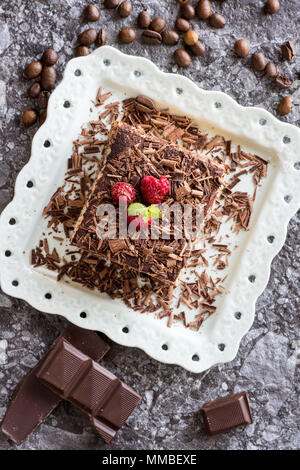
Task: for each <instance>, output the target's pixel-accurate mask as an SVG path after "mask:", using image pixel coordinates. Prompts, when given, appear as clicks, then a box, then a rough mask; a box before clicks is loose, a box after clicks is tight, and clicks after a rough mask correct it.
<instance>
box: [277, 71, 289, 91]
mask: <svg viewBox="0 0 300 470" xmlns="http://www.w3.org/2000/svg"><path fill="white" fill-rule="evenodd" d="M274 83H275V85H276V86H277V87H278V88H289V87H290V86H291V81H290V79H289V77H288V76H287V75H283V74H282V73H279V74H278V75H277V76H276V78H275V80H274Z"/></svg>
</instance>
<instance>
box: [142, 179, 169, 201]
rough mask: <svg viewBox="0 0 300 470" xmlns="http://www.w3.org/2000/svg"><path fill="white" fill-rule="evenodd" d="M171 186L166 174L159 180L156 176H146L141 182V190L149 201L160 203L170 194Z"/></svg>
mask: <svg viewBox="0 0 300 470" xmlns="http://www.w3.org/2000/svg"><path fill="white" fill-rule="evenodd" d="M169 186H170V185H169V181H168V179H167V178H166V177H165V176H162V177H161V178H160V179H159V180H158V179H157V178H154V176H144V178H143V179H142V182H141V191H142V194H143V197H144V199H145V200H146V201H147V202H149V203H150V204H159V203H160V202H162V200H163V199H164V197H165V196H166V194H168V191H169Z"/></svg>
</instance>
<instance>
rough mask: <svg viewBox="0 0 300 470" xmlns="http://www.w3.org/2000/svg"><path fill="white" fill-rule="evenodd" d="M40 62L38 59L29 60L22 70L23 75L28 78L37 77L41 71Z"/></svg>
mask: <svg viewBox="0 0 300 470" xmlns="http://www.w3.org/2000/svg"><path fill="white" fill-rule="evenodd" d="M42 68H43V67H42V64H41V62H39V61H34V62H31V63H30V64H28V65H26V67H25V70H24V76H25V78H27V79H28V80H32V79H33V78H36V77H38V76H39V75H40V74H41V72H42Z"/></svg>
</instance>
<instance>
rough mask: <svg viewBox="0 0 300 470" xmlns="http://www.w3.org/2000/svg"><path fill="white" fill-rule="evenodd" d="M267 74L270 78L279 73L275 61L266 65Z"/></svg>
mask: <svg viewBox="0 0 300 470" xmlns="http://www.w3.org/2000/svg"><path fill="white" fill-rule="evenodd" d="M266 74H267V76H268V77H270V78H274V77H276V75H277V68H276V65H275V64H274V62H269V63H268V64H267V66H266Z"/></svg>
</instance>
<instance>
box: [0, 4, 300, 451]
mask: <svg viewBox="0 0 300 470" xmlns="http://www.w3.org/2000/svg"><path fill="white" fill-rule="evenodd" d="M87 3H88V2H87V1H84V0H65V1H64V2H61V1H59V0H51V1H50V0H1V2H0V57H1V60H0V212H1V210H2V209H3V208H4V207H5V205H6V204H7V203H8V202H9V201H10V199H11V198H12V196H13V185H14V181H15V178H16V175H17V174H18V172H19V170H20V169H21V168H22V167H23V165H24V164H25V163H26V162H27V161H28V158H29V155H30V143H31V138H32V136H33V134H34V132H35V128H30V129H28V130H25V129H24V128H23V127H22V125H21V124H20V115H21V113H22V111H23V110H24V109H25V108H26V107H28V106H32V102H31V101H30V99H29V98H28V97H27V96H26V89H27V87H28V84H27V83H26V82H25V81H24V80H23V79H22V69H23V68H24V65H25V64H26V63H27V62H29V61H31V60H35V59H36V58H38V57H39V56H40V55H41V53H42V51H43V50H44V49H45V48H47V47H54V48H55V49H56V50H57V51H58V53H59V62H58V64H57V71H58V80H60V78H61V76H62V71H63V69H64V67H65V64H66V62H67V61H68V60H69V59H70V58H71V57H72V55H73V46H74V44H75V40H76V36H77V34H78V33H79V32H80V31H81V30H83V29H84V23H83V21H82V17H81V14H82V10H83V7H84V6H85V5H86V4H87ZM95 3H96V4H99V3H100V6H101V7H102V3H103V2H102V1H101V2H99V1H96V2H95ZM132 3H133V4H134V11H133V13H132V14H131V16H130V17H129V18H127V19H125V20H124V19H123V20H122V19H120V18H119V17H118V16H117V14H116V12H112V11H109V10H102V14H101V15H102V16H101V19H100V20H99V22H98V23H97V27H99V28H100V27H102V26H104V25H105V26H106V27H107V29H108V44H111V45H115V46H116V47H118V48H120V49H121V50H123V51H124V52H128V53H132V54H137V55H144V56H145V57H148V58H150V59H152V60H153V61H154V62H155V63H156V64H157V65H158V66H159V67H160V68H161V69H162V70H164V71H173V72H176V71H177V69H178V68H177V66H176V65H175V64H174V62H173V59H172V49H173V48H167V47H161V48H159V49H157V48H155V47H151V46H146V47H145V46H143V45H142V44H141V42H140V40H139V35H140V32H139V33H138V40H137V41H136V42H135V43H134V44H132V45H129V46H124V45H120V44H118V42H117V33H118V31H119V30H120V29H121V27H123V26H125V25H126V26H127V25H128V26H129V25H135V24H136V16H137V13H138V12H139V11H140V10H141V9H143V8H147V9H148V10H149V11H150V13H151V14H152V15H153V16H157V15H159V14H160V15H162V16H163V17H164V18H165V19H166V20H167V21H168V27H171V28H172V26H173V23H174V20H175V18H176V15H177V11H178V3H177V2H176V1H175V0H170V1H167V0H153V1H149V0H144V1H139V0H133V2H132ZM192 3H193V4H195V1H193V0H192ZM263 3H264V2H263V1H259V0H228V1H223V2H221V1H217V0H212V5H213V9H214V11H218V12H220V13H223V14H224V16H225V17H226V18H227V25H226V27H225V28H224V29H223V30H213V29H212V28H210V27H208V25H207V24H206V23H205V22H200V21H199V20H195V21H194V22H193V26H194V28H195V29H196V30H197V31H198V32H199V36H200V39H201V40H203V41H204V42H205V44H206V47H207V53H206V55H205V56H203V57H201V58H196V59H194V60H193V62H192V65H191V67H190V68H189V69H187V70H180V73H183V74H184V75H187V76H188V77H190V78H191V79H193V80H194V81H195V82H196V83H197V84H198V85H199V86H201V87H203V88H206V89H214V90H222V91H225V92H227V93H228V94H229V95H231V96H232V97H234V98H235V99H237V100H238V102H239V103H241V104H243V105H248V106H251V105H256V106H261V107H264V108H266V109H267V110H269V111H271V112H273V113H274V114H275V115H276V109H277V104H278V102H279V101H280V99H281V97H282V96H284V95H286V94H288V93H287V92H286V91H282V90H278V89H276V88H275V87H274V86H273V84H272V83H271V81H270V80H269V79H268V78H267V77H265V76H264V75H263V74H258V73H254V72H253V71H252V70H251V69H250V67H249V59H247V58H246V59H243V60H241V59H237V58H236V57H235V56H234V54H233V52H232V48H233V44H234V41H235V39H238V38H241V37H245V38H247V39H248V40H249V41H250V43H251V48H252V51H255V50H262V51H264V52H265V54H266V56H267V57H268V59H270V60H273V61H275V62H276V63H277V64H278V68H279V69H280V71H282V72H286V73H287V74H288V75H289V76H290V77H291V80H292V82H293V84H292V87H291V90H290V91H289V93H291V94H293V98H294V103H295V106H294V108H293V112H292V113H291V114H289V115H288V116H287V117H284V118H282V119H283V120H285V121H288V122H290V123H293V124H296V125H297V124H298V125H299V119H300V116H299V114H300V113H299V109H300V108H299V104H300V88H299V85H300V80H299V79H300V76H299V71H300V67H299V65H300V64H299V56H300V45H299V31H300V25H299V22H300V16H299V0H282V2H281V3H282V8H281V10H280V12H279V13H278V14H276V15H273V16H270V15H269V16H266V15H264V14H263V13H262V5H263ZM121 25H122V26H121ZM288 39H290V40H293V41H294V43H295V44H296V45H297V47H298V58H296V60H294V61H293V62H290V63H289V62H283V61H282V60H281V58H280V45H281V43H282V42H283V41H285V40H288ZM299 220H300V217H299V213H298V214H297V215H296V216H295V217H294V218H293V219H292V220H291V222H290V224H289V231H288V235H287V240H286V243H285V245H284V247H283V249H282V250H281V252H280V253H279V255H278V256H277V257H276V258H275V260H274V262H273V264H272V271H271V277H270V281H269V284H268V286H267V288H266V290H265V292H264V293H263V294H262V295H261V296H260V298H259V300H258V302H257V306H256V320H255V322H254V325H253V327H252V329H251V331H250V332H249V333H248V334H247V335H246V337H245V338H244V339H243V340H242V343H241V347H240V350H239V353H238V355H237V357H236V359H235V360H234V361H233V362H231V363H229V364H225V365H219V366H216V367H213V368H212V369H211V370H209V371H206V372H205V373H203V374H201V375H194V374H191V373H189V372H186V371H184V370H183V369H181V368H179V367H173V366H168V365H164V364H160V363H158V362H156V361H154V360H152V359H150V358H149V357H147V356H146V355H145V354H144V353H143V352H141V351H139V350H134V349H129V348H125V347H121V346H118V345H116V344H112V349H111V351H110V353H109V354H108V356H107V357H106V358H105V359H104V361H103V364H104V366H107V367H108V368H109V369H110V370H111V371H112V372H114V373H116V374H117V375H118V376H119V377H120V378H122V379H124V380H125V382H127V383H128V384H129V385H132V386H133V387H134V388H135V389H136V390H137V391H138V392H139V393H140V394H141V395H142V396H143V401H142V404H141V405H140V407H139V410H138V411H136V412H135V413H134V414H133V416H131V417H130V419H129V420H128V422H127V424H126V425H125V426H124V427H123V428H122V430H121V431H120V432H119V433H118V436H117V438H116V439H115V440H114V441H113V443H112V444H111V445H105V444H104V443H103V442H102V440H101V439H99V438H98V437H97V436H96V434H95V433H94V432H93V430H92V429H91V428H90V426H89V425H88V424H87V422H86V421H85V420H84V418H83V417H82V416H81V415H80V414H79V413H77V411H76V410H75V409H74V408H73V407H72V406H70V405H68V404H62V405H60V406H59V408H58V409H57V410H56V411H55V412H54V413H53V414H52V415H51V416H50V417H49V418H48V419H47V421H46V422H45V423H44V424H43V425H42V426H41V427H40V428H39V429H38V430H37V431H36V432H35V433H34V434H33V435H32V436H30V438H29V439H28V440H27V441H26V442H25V443H24V444H23V445H22V446H21V448H22V449H180V450H182V449H186V450H193V449H296V448H299V444H300V435H299V428H297V419H298V418H299V388H298V387H299V368H297V354H298V352H299V349H300V337H299V313H298V312H299V307H300V305H299V288H300V282H299V269H300V259H299V248H298V243H299ZM63 325H64V320H63V319H62V318H61V317H59V316H57V317H54V316H47V315H44V314H42V313H39V312H38V311H36V310H34V309H33V308H31V307H30V306H29V305H27V304H26V303H25V302H23V301H20V300H17V299H13V298H10V297H7V296H6V295H5V294H3V293H2V292H1V291H0V419H1V417H2V416H3V415H4V412H5V409H6V407H7V405H8V402H9V397H10V395H11V393H12V390H13V389H14V387H15V385H16V384H17V382H18V381H19V380H20V379H21V378H22V377H23V376H24V374H25V373H26V371H27V370H28V368H30V367H32V366H33V365H34V364H35V363H36V362H37V361H38V359H39V358H40V357H42V356H43V354H44V353H45V352H46V351H47V349H48V347H49V345H50V344H51V343H52V341H53V339H54V338H55V337H56V336H57V335H58V334H59V332H60V331H61V330H62V328H63ZM298 362H299V358H298ZM242 389H246V390H248V392H249V397H250V402H251V407H252V410H253V414H254V423H253V424H252V425H250V426H248V427H247V428H245V429H238V430H236V431H232V432H230V433H227V434H225V435H222V436H219V437H217V438H214V439H211V438H208V437H207V436H206V435H205V433H204V431H203V428H202V423H201V418H200V414H199V409H200V407H201V405H202V404H203V403H204V402H206V401H208V400H210V399H214V398H217V397H219V396H221V395H225V394H228V393H231V392H236V391H239V390H242ZM13 448H14V446H13V445H11V444H10V443H9V442H8V441H7V440H6V438H5V437H4V436H3V435H0V449H13Z"/></svg>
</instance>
